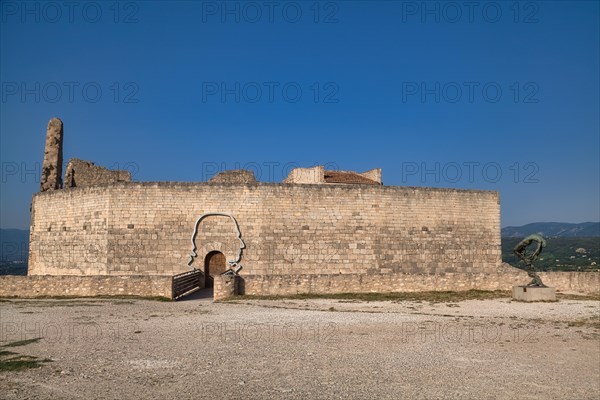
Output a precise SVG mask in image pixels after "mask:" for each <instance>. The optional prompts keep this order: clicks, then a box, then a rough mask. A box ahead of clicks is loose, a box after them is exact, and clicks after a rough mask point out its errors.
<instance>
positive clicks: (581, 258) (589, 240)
mask: <svg viewBox="0 0 600 400" xmlns="http://www.w3.org/2000/svg"><path fill="white" fill-rule="evenodd" d="M519 241H521V238H520V237H514V238H509V237H503V238H502V261H504V262H507V263H509V264H510V265H512V266H513V267H517V268H523V267H524V264H523V262H522V261H521V260H520V259H519V258H517V256H515V255H514V254H513V252H512V250H513V248H514V247H515V246H516V245H517V243H519ZM534 265H535V268H536V269H538V270H540V271H598V270H599V269H600V237H579V236H577V237H549V238H548V239H546V247H544V249H543V250H542V253H541V254H540V256H539V257H538V259H537V260H536V261H535V262H534Z"/></svg>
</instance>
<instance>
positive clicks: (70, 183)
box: [64, 158, 131, 188]
mask: <svg viewBox="0 0 600 400" xmlns="http://www.w3.org/2000/svg"><path fill="white" fill-rule="evenodd" d="M116 182H131V173H130V172H129V171H125V170H114V171H112V170H109V169H106V168H104V167H101V166H99V165H95V164H94V163H93V162H91V161H84V160H80V159H78V158H73V159H71V160H69V164H67V171H66V172H65V185H64V186H65V188H73V187H87V186H97V185H107V184H111V183H116Z"/></svg>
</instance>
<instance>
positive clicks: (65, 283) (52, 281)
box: [0, 275, 172, 299]
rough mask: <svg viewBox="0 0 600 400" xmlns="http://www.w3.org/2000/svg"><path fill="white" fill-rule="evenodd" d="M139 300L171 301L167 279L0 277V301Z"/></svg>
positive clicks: (136, 277)
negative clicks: (82, 298) (53, 299)
mask: <svg viewBox="0 0 600 400" xmlns="http://www.w3.org/2000/svg"><path fill="white" fill-rule="evenodd" d="M94 296H141V297H165V298H169V299H171V298H172V279H171V277H168V276H147V275H144V276H52V275H43V276H14V275H7V276H0V297H21V298H35V297H94Z"/></svg>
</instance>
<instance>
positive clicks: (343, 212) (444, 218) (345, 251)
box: [29, 182, 501, 276]
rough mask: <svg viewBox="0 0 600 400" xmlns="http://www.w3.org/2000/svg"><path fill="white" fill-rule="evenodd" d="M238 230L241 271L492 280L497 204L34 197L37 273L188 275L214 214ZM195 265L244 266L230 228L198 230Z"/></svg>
mask: <svg viewBox="0 0 600 400" xmlns="http://www.w3.org/2000/svg"><path fill="white" fill-rule="evenodd" d="M212 212H217V213H227V214H231V215H232V216H234V217H235V218H236V220H237V222H238V223H239V227H240V230H241V233H242V239H243V241H244V242H245V246H246V248H245V249H244V250H243V255H242V258H241V262H240V263H241V264H242V265H243V269H242V270H241V271H240V274H241V275H242V276H243V275H322V274H342V275H343V274H366V275H371V274H394V273H401V274H442V273H443V274H446V273H467V274H469V273H493V271H494V270H495V268H497V266H498V265H500V263H501V261H500V255H501V254H500V205H499V196H498V193H496V192H490V191H467V190H455V189H432V188H410V187H386V186H370V185H294V184H267V183H258V184H252V185H235V184H214V183H167V182H159V183H156V182H155V183H152V182H146V183H117V184H114V185H107V186H96V187H86V188H72V189H65V190H60V191H48V192H44V193H38V194H36V195H35V196H34V199H33V204H32V221H31V238H30V257H29V274H30V275H45V274H49V275H173V274H177V273H181V272H185V271H187V270H189V267H188V266H187V262H188V259H189V255H190V253H191V250H192V243H191V236H192V233H193V230H194V225H195V222H196V221H197V219H198V218H199V217H200V216H201V215H203V214H205V213H212ZM195 245H196V247H197V250H196V252H197V254H198V257H197V258H195V259H194V261H193V263H192V265H193V266H194V267H196V268H198V269H200V270H202V269H203V265H204V257H205V256H206V254H208V253H209V252H210V251H212V250H218V251H221V252H223V253H224V254H225V256H226V258H227V260H233V259H235V258H236V255H237V252H238V251H239V247H240V242H239V240H238V239H237V236H236V232H235V227H234V225H233V222H232V220H231V219H230V218H229V217H227V216H208V217H206V218H205V219H203V220H202V221H201V223H200V224H199V230H198V235H197V236H196V240H195Z"/></svg>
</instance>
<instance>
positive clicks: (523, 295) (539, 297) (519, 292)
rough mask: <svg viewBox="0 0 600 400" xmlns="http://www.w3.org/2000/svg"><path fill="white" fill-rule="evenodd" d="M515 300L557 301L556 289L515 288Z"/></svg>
mask: <svg viewBox="0 0 600 400" xmlns="http://www.w3.org/2000/svg"><path fill="white" fill-rule="evenodd" d="M513 300H518V301H526V302H533V301H556V289H554V288H553V287H539V286H513Z"/></svg>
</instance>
